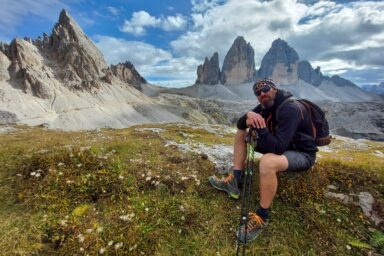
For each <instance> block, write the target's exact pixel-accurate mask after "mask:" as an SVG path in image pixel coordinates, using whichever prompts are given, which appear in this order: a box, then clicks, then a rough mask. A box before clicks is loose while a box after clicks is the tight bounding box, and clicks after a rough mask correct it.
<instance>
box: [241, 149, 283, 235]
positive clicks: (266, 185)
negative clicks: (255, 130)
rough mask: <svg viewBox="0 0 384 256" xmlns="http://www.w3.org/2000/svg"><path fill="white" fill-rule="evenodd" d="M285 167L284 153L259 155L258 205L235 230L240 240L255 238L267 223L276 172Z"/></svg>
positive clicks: (275, 182) (275, 184)
mask: <svg viewBox="0 0 384 256" xmlns="http://www.w3.org/2000/svg"><path fill="white" fill-rule="evenodd" d="M287 169H288V159H287V157H286V156H284V155H276V154H272V153H268V154H264V155H263V156H262V157H261V159H260V164H259V179H260V183H259V189H260V205H259V207H258V208H257V210H256V213H254V212H251V213H249V220H248V223H247V224H246V225H245V226H242V227H241V228H240V229H239V230H238V231H237V232H236V235H237V237H238V238H239V240H240V241H242V242H245V241H247V242H250V241H252V240H254V239H256V237H257V236H258V235H259V234H260V232H261V231H262V230H263V229H264V228H265V227H266V226H267V225H268V218H269V214H268V211H269V207H270V206H271V204H272V201H273V199H274V197H275V195H276V191H277V173H278V172H281V171H285V170H287ZM246 230H247V231H246ZM245 237H246V238H245Z"/></svg>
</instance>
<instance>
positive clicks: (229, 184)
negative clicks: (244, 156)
mask: <svg viewBox="0 0 384 256" xmlns="http://www.w3.org/2000/svg"><path fill="white" fill-rule="evenodd" d="M208 180H209V183H211V185H212V186H213V187H215V188H216V189H218V190H222V191H225V192H227V193H228V195H229V197H232V198H234V199H239V197H240V190H239V187H238V186H237V180H236V178H235V176H233V174H232V173H230V174H229V175H228V176H227V177H226V178H224V179H218V178H217V177H216V176H215V175H213V176H211V177H209V178H208Z"/></svg>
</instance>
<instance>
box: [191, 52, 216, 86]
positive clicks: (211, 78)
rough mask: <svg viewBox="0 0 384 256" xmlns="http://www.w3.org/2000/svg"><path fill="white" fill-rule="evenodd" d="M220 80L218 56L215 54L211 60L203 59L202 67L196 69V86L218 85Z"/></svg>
mask: <svg viewBox="0 0 384 256" xmlns="http://www.w3.org/2000/svg"><path fill="white" fill-rule="evenodd" d="M219 80H220V67H219V54H218V53H217V52H215V53H214V54H213V55H212V57H211V59H210V60H208V58H207V57H205V61H204V64H203V65H199V66H198V67H197V80H196V84H210V85H214V84H218V83H219Z"/></svg>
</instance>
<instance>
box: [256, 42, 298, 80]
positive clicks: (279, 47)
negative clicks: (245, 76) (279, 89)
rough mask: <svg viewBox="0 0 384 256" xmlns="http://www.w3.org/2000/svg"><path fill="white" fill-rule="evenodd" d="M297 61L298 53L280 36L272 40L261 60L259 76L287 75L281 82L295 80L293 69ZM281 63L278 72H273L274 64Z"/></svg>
mask: <svg viewBox="0 0 384 256" xmlns="http://www.w3.org/2000/svg"><path fill="white" fill-rule="evenodd" d="M298 61H299V55H298V54H297V52H296V51H295V49H293V48H292V47H290V46H289V45H288V43H287V42H286V41H284V40H283V39H281V38H278V39H276V40H275V41H273V42H272V46H271V48H270V49H269V50H268V52H267V53H266V55H265V56H264V57H263V59H262V61H261V66H260V69H259V71H258V76H259V77H275V76H278V77H283V76H285V77H289V79H286V81H281V82H283V83H291V82H293V81H294V80H297V76H296V75H295V74H296V73H297V72H295V70H294V69H296V68H297V62H298ZM279 63H280V64H283V65H282V66H281V67H280V68H278V69H279V74H274V70H275V66H276V65H277V64H279Z"/></svg>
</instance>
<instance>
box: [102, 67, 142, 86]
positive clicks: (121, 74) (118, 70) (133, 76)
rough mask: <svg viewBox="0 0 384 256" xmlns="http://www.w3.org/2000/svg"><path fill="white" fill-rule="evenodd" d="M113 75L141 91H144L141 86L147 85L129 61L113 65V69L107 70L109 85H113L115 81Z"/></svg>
mask: <svg viewBox="0 0 384 256" xmlns="http://www.w3.org/2000/svg"><path fill="white" fill-rule="evenodd" d="M109 71H110V72H109ZM111 75H113V76H115V77H117V78H118V79H120V80H121V81H124V82H126V83H128V84H130V85H132V86H133V87H134V88H136V89H138V90H139V91H142V88H141V84H143V83H147V81H146V80H145V79H144V78H143V77H142V76H141V75H140V74H139V72H137V70H136V69H135V67H134V66H133V64H132V63H131V62H129V61H127V62H125V63H119V64H117V65H111V67H110V68H108V69H107V73H106V80H107V82H109V83H111V82H112V79H113V78H112V77H111Z"/></svg>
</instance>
